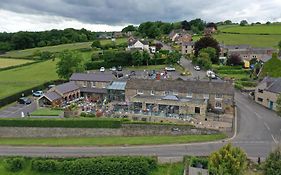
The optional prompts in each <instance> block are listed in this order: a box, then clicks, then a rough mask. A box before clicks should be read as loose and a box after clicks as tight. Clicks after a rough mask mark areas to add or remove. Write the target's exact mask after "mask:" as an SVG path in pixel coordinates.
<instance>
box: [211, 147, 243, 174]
mask: <svg viewBox="0 0 281 175" xmlns="http://www.w3.org/2000/svg"><path fill="white" fill-rule="evenodd" d="M246 168H247V156H246V154H245V152H244V151H243V150H242V149H241V148H239V147H233V146H232V145H231V144H230V143H229V144H227V145H225V146H223V147H222V148H221V149H219V150H218V151H216V152H213V153H212V154H211V155H210V157H209V171H210V174H213V175H242V174H243V173H244V172H245V169H246Z"/></svg>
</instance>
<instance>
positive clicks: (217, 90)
mask: <svg viewBox="0 0 281 175" xmlns="http://www.w3.org/2000/svg"><path fill="white" fill-rule="evenodd" d="M125 98H126V101H127V102H129V103H130V104H131V106H132V108H133V110H134V111H149V112H154V113H164V114H165V115H166V116H169V115H174V114H175V115H199V116H206V112H207V110H210V109H212V110H216V111H222V112H226V111H232V108H233V100H234V87H233V85H232V83H230V82H212V81H199V80H197V81H193V80H187V81H185V80H180V79H179V80H151V79H147V80H144V79H130V80H128V81H127V84H126V88H125Z"/></svg>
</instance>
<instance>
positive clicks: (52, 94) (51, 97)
mask: <svg viewBox="0 0 281 175" xmlns="http://www.w3.org/2000/svg"><path fill="white" fill-rule="evenodd" d="M42 97H46V98H47V99H49V100H50V101H54V100H58V99H60V98H62V96H60V95H59V94H58V93H56V92H47V93H45V94H44V95H43V96H42Z"/></svg>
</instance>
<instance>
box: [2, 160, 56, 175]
mask: <svg viewBox="0 0 281 175" xmlns="http://www.w3.org/2000/svg"><path fill="white" fill-rule="evenodd" d="M25 166H26V167H28V168H24V169H23V170H22V171H19V172H9V171H7V170H6V169H5V167H4V158H0V174H1V175H40V174H42V173H37V172H34V171H31V162H30V161H26V165H25ZM44 175H52V174H46V173H45V174H44Z"/></svg>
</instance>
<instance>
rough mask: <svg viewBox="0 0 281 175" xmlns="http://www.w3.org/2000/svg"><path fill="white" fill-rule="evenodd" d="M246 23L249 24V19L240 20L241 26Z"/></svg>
mask: <svg viewBox="0 0 281 175" xmlns="http://www.w3.org/2000/svg"><path fill="white" fill-rule="evenodd" d="M246 25H248V21H247V20H242V21H240V26H246Z"/></svg>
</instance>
